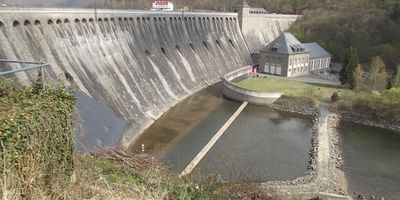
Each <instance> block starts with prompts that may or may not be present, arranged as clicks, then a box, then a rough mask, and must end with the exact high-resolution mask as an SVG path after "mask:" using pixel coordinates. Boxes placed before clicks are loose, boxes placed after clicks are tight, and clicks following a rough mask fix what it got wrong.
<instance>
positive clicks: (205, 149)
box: [179, 102, 247, 177]
mask: <svg viewBox="0 0 400 200" xmlns="http://www.w3.org/2000/svg"><path fill="white" fill-rule="evenodd" d="M246 106H247V102H243V103H242V105H241V106H240V107H239V108H238V109H237V110H236V112H235V113H233V115H232V116H231V117H230V118H229V119H228V121H226V123H225V124H224V125H223V126H222V127H221V128H220V129H219V130H218V132H217V133H216V134H215V135H214V136H213V137H212V138H211V140H210V141H209V142H208V143H207V144H206V146H204V147H203V149H202V150H201V151H200V152H199V153H198V154H197V155H196V157H194V158H193V160H192V161H191V162H190V163H189V164H188V166H186V168H185V169H184V170H183V171H182V172H181V173H180V174H179V176H180V177H182V176H185V175H188V174H190V172H192V170H193V169H194V168H195V167H196V166H197V164H199V162H200V161H201V159H203V158H204V156H205V155H206V154H207V152H208V151H210V149H211V148H212V147H213V146H214V144H215V143H217V141H218V139H219V138H220V137H221V136H222V134H224V133H225V131H226V129H228V128H229V126H230V125H231V124H232V123H233V121H235V119H236V118H237V117H238V116H239V114H240V113H241V112H242V111H243V109H244V108H246Z"/></svg>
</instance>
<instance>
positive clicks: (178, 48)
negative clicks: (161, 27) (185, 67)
mask: <svg viewBox="0 0 400 200" xmlns="http://www.w3.org/2000/svg"><path fill="white" fill-rule="evenodd" d="M175 48H176V50H177V51H178V52H179V53H180V54H182V51H181V48H180V47H179V46H178V45H176V46H175Z"/></svg>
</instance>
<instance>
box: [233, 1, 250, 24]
mask: <svg viewBox="0 0 400 200" xmlns="http://www.w3.org/2000/svg"><path fill="white" fill-rule="evenodd" d="M250 9H251V8H250V6H249V4H247V2H246V1H245V0H240V1H239V4H237V5H235V6H234V7H233V12H235V13H238V19H239V26H240V28H241V29H242V30H247V24H248V23H247V21H248V20H247V19H248V18H249V15H250Z"/></svg>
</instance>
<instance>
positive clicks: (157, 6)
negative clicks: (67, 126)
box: [150, 0, 174, 11]
mask: <svg viewBox="0 0 400 200" xmlns="http://www.w3.org/2000/svg"><path fill="white" fill-rule="evenodd" d="M150 10H154V11H174V4H173V3H171V2H169V1H165V0H158V1H157V0H156V1H154V2H153V5H152V7H151V8H150Z"/></svg>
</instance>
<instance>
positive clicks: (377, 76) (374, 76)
mask: <svg viewBox="0 0 400 200" xmlns="http://www.w3.org/2000/svg"><path fill="white" fill-rule="evenodd" d="M386 81H387V72H386V65H385V63H384V62H383V60H382V58H381V57H380V56H376V57H374V58H372V63H371V68H370V70H369V83H370V87H371V89H372V90H373V91H376V90H377V89H378V87H379V89H383V88H385V87H386ZM382 87H383V88H382Z"/></svg>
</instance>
